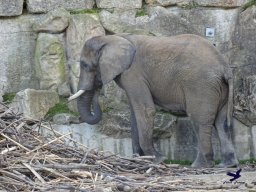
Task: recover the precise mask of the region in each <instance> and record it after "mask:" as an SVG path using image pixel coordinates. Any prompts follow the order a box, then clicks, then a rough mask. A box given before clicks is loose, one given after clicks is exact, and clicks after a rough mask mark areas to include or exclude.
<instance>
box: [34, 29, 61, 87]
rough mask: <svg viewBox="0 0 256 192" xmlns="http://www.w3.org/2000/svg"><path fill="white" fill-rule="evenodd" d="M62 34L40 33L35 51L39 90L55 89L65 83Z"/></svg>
mask: <svg viewBox="0 0 256 192" xmlns="http://www.w3.org/2000/svg"><path fill="white" fill-rule="evenodd" d="M63 41H64V37H63V34H60V35H54V34H47V33H40V34H39V36H38V39H37V45H36V50H35V65H36V74H37V77H38V79H40V89H43V90H44V89H52V90H57V88H58V87H59V86H60V85H61V84H63V83H64V82H65V81H66V70H65V58H66V57H65V48H64V44H63Z"/></svg>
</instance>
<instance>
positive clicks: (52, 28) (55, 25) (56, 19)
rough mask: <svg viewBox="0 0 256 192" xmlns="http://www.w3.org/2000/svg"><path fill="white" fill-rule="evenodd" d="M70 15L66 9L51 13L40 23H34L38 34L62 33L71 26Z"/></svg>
mask: <svg viewBox="0 0 256 192" xmlns="http://www.w3.org/2000/svg"><path fill="white" fill-rule="evenodd" d="M69 19H70V13H69V12H68V11H66V10H65V9H64V8H59V9H54V10H52V11H49V12H48V13H47V14H46V15H45V16H44V17H42V18H41V19H40V20H39V21H38V22H36V23H34V25H33V30H34V31H36V32H48V33H61V32H63V31H64V30H65V29H66V28H67V27H68V25H69Z"/></svg>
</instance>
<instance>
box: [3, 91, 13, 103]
mask: <svg viewBox="0 0 256 192" xmlns="http://www.w3.org/2000/svg"><path fill="white" fill-rule="evenodd" d="M15 95H16V93H14V92H11V93H6V94H4V95H3V102H4V103H6V104H10V103H11V102H12V101H13V99H14V97H15Z"/></svg>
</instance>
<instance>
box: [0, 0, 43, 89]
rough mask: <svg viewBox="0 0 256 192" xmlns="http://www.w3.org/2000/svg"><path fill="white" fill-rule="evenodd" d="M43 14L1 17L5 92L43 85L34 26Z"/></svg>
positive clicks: (0, 84)
mask: <svg viewBox="0 0 256 192" xmlns="http://www.w3.org/2000/svg"><path fill="white" fill-rule="evenodd" d="M13 2H14V1H13ZM40 17H41V16H39V15H36V16H34V15H24V16H19V17H12V18H5V19H1V24H0V44H1V46H0V55H1V57H0V69H1V70H0V89H2V91H3V92H4V93H5V92H18V91H20V90H23V89H25V88H35V89H37V88H38V87H39V83H38V80H37V78H36V75H35V71H34V55H35V47H36V38H37V33H36V32H34V31H33V30H32V24H33V23H35V22H37V21H38V19H40Z"/></svg>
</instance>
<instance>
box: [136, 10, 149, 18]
mask: <svg viewBox="0 0 256 192" xmlns="http://www.w3.org/2000/svg"><path fill="white" fill-rule="evenodd" d="M145 15H147V12H146V10H145V9H137V12H136V15H135V17H141V16H145Z"/></svg>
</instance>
